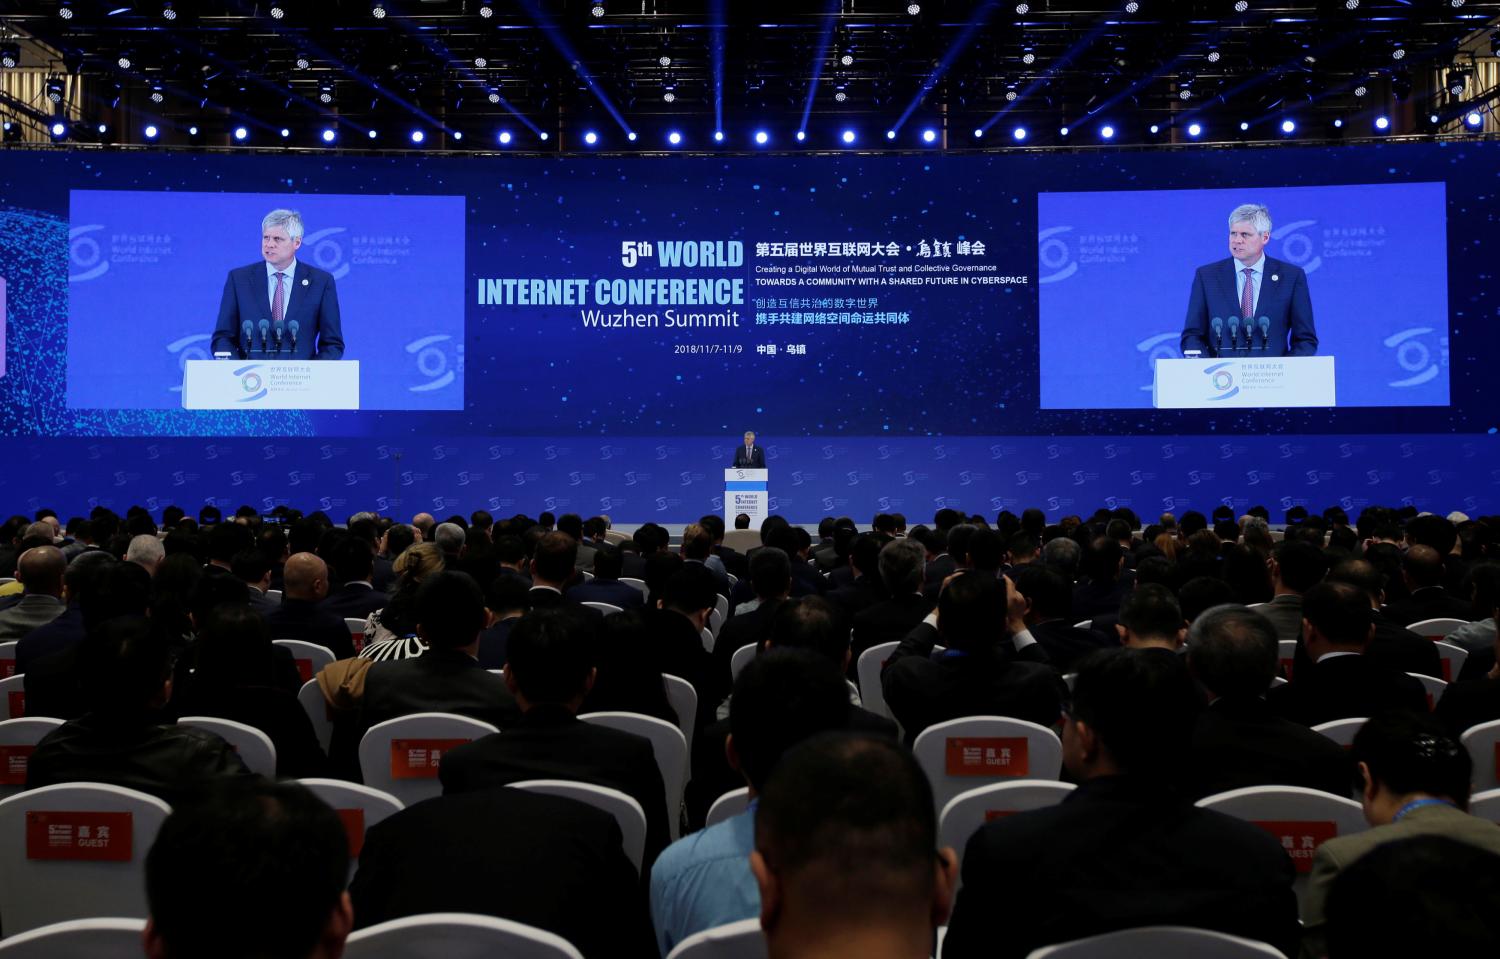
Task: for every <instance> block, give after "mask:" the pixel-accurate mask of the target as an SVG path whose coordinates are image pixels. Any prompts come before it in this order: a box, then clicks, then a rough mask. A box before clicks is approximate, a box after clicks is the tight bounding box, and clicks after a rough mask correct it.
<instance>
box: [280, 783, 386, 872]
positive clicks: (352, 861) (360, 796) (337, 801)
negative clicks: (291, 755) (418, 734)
mask: <svg viewBox="0 0 1500 959" xmlns="http://www.w3.org/2000/svg"><path fill="white" fill-rule="evenodd" d="M297 782H298V783H299V784H301V785H303V786H306V787H307V788H308V790H309V791H310V792H311V793H312V794H313V795H314V796H317V797H318V798H319V799H321V800H323V801H324V802H326V803H327V804H328V805H330V806H332V807H333V811H334V812H336V813H338V816H339V821H341V822H342V823H343V824H344V834H345V836H347V837H348V839H349V876H350V878H351V879H352V878H353V877H354V867H355V865H356V864H357V863H358V862H359V851H360V850H361V849H363V848H364V847H365V831H366V830H368V829H369V828H370V827H371V826H373V825H375V824H376V823H378V822H380V821H381V820H383V819H385V818H386V817H388V816H393V815H395V814H396V813H398V812H400V811H401V810H402V809H404V808H406V807H405V806H403V805H402V803H401V800H399V799H397V798H396V797H395V796H392V795H391V794H390V793H387V792H381V791H380V790H379V789H376V788H374V787H372V786H361V785H360V784H359V783H351V782H345V781H344V780H342V779H299V780H297Z"/></svg>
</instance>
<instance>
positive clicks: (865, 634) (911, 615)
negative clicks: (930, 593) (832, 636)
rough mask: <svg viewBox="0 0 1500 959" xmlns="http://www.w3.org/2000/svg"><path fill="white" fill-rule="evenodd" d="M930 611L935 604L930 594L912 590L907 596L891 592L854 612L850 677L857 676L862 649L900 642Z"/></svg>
mask: <svg viewBox="0 0 1500 959" xmlns="http://www.w3.org/2000/svg"><path fill="white" fill-rule="evenodd" d="M930 612H932V604H931V603H930V602H928V601H927V597H925V596H921V595H919V594H917V593H909V594H907V595H906V596H892V597H891V598H890V599H886V600H882V601H881V602H878V603H876V604H875V605H873V606H867V607H865V608H864V609H862V610H860V611H859V612H857V613H855V614H854V631H853V633H852V635H851V639H850V651H849V652H850V656H849V678H850V679H854V678H856V677H855V669H856V667H857V665H858V663H859V655H860V653H863V652H864V651H865V650H867V649H869V648H870V647H871V646H879V645H880V644H881V643H899V642H900V641H901V640H902V639H903V638H905V636H906V634H907V633H909V632H911V631H912V630H913V629H916V628H917V626H918V625H919V624H920V623H921V622H922V620H924V619H926V618H927V614H928V613H930Z"/></svg>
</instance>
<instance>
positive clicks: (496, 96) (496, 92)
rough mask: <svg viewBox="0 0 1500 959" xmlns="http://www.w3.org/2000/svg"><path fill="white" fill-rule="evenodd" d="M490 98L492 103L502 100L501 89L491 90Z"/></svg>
mask: <svg viewBox="0 0 1500 959" xmlns="http://www.w3.org/2000/svg"><path fill="white" fill-rule="evenodd" d="M488 99H489V101H490V102H491V103H499V102H500V91H499V90H491V91H490V92H489V97H488Z"/></svg>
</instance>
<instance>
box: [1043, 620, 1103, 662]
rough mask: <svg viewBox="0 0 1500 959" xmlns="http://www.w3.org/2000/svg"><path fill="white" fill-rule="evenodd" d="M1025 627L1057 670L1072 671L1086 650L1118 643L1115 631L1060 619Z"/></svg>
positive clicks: (1099, 648) (1087, 652)
mask: <svg viewBox="0 0 1500 959" xmlns="http://www.w3.org/2000/svg"><path fill="white" fill-rule="evenodd" d="M1028 628H1029V629H1030V631H1031V636H1032V638H1033V639H1035V640H1036V641H1037V643H1039V644H1040V645H1041V647H1042V649H1044V650H1046V651H1047V658H1048V659H1049V660H1051V661H1052V665H1053V667H1055V668H1056V669H1057V671H1058V672H1060V673H1071V672H1073V667H1074V665H1076V664H1077V662H1078V661H1079V660H1080V659H1082V658H1083V657H1085V656H1087V655H1088V654H1089V653H1094V652H1098V651H1099V650H1101V649H1112V648H1114V647H1116V646H1119V645H1120V643H1119V640H1118V638H1117V637H1118V636H1119V634H1118V633H1116V634H1114V636H1110V635H1106V634H1104V633H1097V632H1095V631H1094V630H1092V629H1081V628H1079V627H1076V626H1074V625H1073V624H1071V623H1068V622H1065V621H1064V620H1061V619H1050V620H1048V621H1046V622H1045V623H1037V624H1036V625H1034V626H1031V627H1028Z"/></svg>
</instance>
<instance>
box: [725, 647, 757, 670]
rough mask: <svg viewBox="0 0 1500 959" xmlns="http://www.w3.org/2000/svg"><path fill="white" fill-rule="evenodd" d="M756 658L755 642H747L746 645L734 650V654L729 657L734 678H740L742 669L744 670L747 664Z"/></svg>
mask: <svg viewBox="0 0 1500 959" xmlns="http://www.w3.org/2000/svg"><path fill="white" fill-rule="evenodd" d="M754 658H755V644H754V643H746V644H745V645H743V646H741V647H740V648H739V649H736V650H735V651H734V655H733V656H730V657H729V675H730V676H731V677H732V678H734V679H739V678H740V670H742V669H744V668H745V667H746V666H748V665H749V664H750V660H752V659H754Z"/></svg>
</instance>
